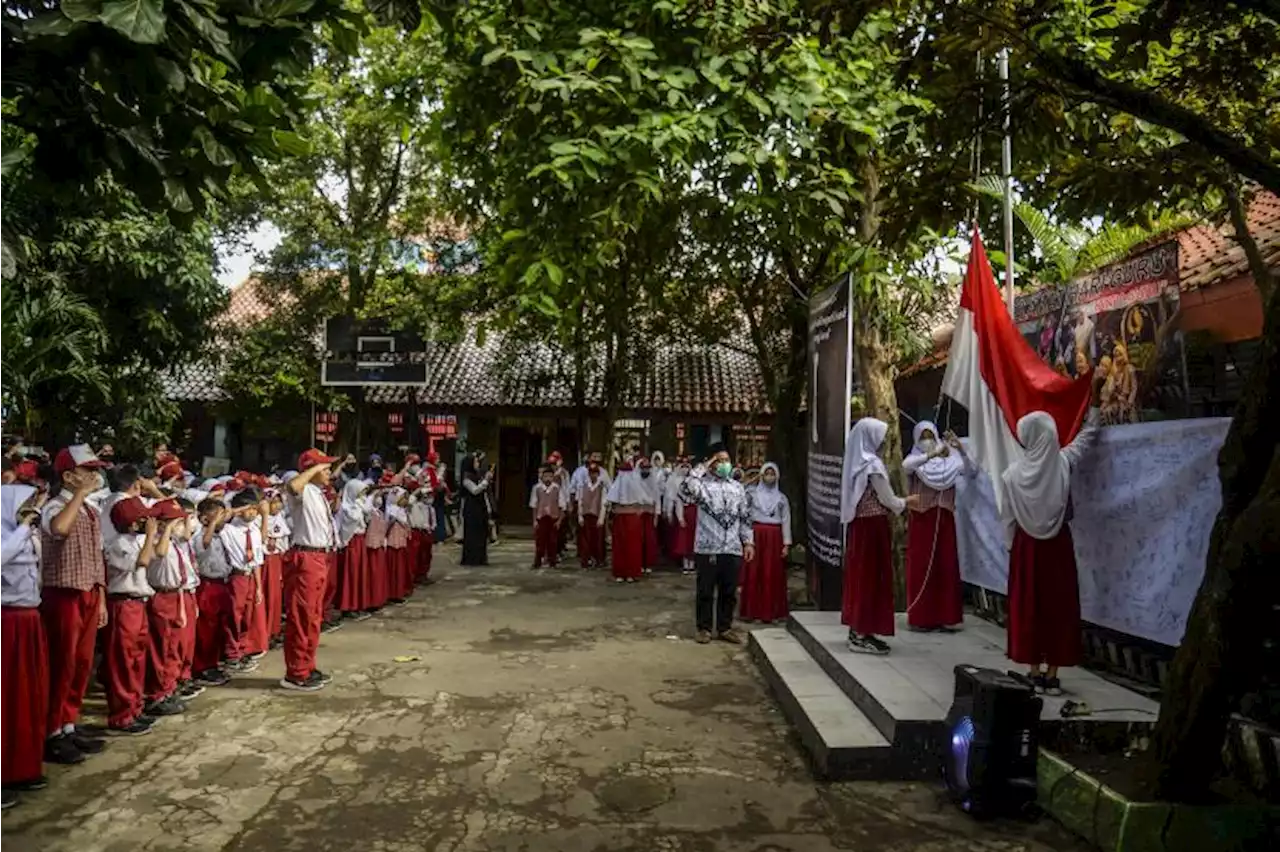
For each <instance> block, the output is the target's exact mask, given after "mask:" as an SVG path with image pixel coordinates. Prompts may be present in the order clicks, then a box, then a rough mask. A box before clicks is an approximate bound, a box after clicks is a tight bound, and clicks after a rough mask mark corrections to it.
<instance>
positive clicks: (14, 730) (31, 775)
mask: <svg viewBox="0 0 1280 852" xmlns="http://www.w3.org/2000/svg"><path fill="white" fill-rule="evenodd" d="M0 708H3V709H2V710H0V712H2V713H3V719H2V720H0V755H3V771H0V781H3V783H4V785H5V786H6V787H7V786H9V785H10V784H14V783H17V782H20V781H34V780H36V779H37V778H39V777H40V776H41V775H42V774H43V772H42V769H41V763H42V762H43V760H44V740H45V736H44V735H45V730H44V729H45V721H46V720H45V717H46V716H47V715H48V713H49V651H48V647H47V646H46V644H45V641H44V622H43V621H41V620H40V610H38V609H36V608H35V607H24V606H7V607H4V608H3V610H0Z"/></svg>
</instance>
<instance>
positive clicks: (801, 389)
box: [768, 305, 809, 544]
mask: <svg viewBox="0 0 1280 852" xmlns="http://www.w3.org/2000/svg"><path fill="white" fill-rule="evenodd" d="M787 350H788V353H787V363H786V368H785V373H783V374H782V375H779V376H776V378H777V381H776V382H775V384H774V388H773V393H772V394H771V396H772V399H770V400H769V403H770V405H771V406H772V407H773V422H772V424H771V425H770V427H769V444H768V447H769V460H770V461H772V462H774V463H775V464H777V465H778V469H779V471H780V472H781V480H780V482H781V485H782V491H783V493H785V494H786V495H787V500H789V501H790V503H791V534H792V536H793V540H794V541H795V542H796V543H797V544H807V543H808V532H809V530H808V526H807V524H806V523H805V518H806V517H807V511H808V492H807V490H806V487H805V484H806V481H807V479H808V470H807V469H808V460H809V440H808V434H809V431H808V427H807V416H808V415H807V414H806V413H804V412H802V411H801V410H800V408H801V405H802V403H803V402H804V400H805V399H806V398H807V397H808V387H809V312H808V310H807V309H806V306H803V305H801V306H798V307H797V308H796V309H795V310H793V311H792V313H791V323H790V331H789V333H788V343H787Z"/></svg>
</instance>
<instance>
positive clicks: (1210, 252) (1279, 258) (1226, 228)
mask: <svg viewBox="0 0 1280 852" xmlns="http://www.w3.org/2000/svg"><path fill="white" fill-rule="evenodd" d="M1248 222H1249V233H1250V234H1251V235H1252V236H1253V239H1254V242H1256V243H1257V244H1258V251H1259V252H1261V254H1262V258H1263V260H1264V261H1265V262H1266V264H1267V267H1268V268H1270V269H1276V268H1280V196H1277V195H1276V194H1275V193H1272V192H1266V191H1262V192H1259V193H1257V194H1256V195H1255V196H1254V197H1253V199H1252V201H1251V202H1250V204H1249V213H1248ZM1234 234H1235V229H1234V228H1232V226H1231V224H1230V223H1226V224H1223V225H1213V224H1205V225H1194V226H1192V227H1190V228H1187V229H1185V230H1182V231H1179V232H1178V234H1177V240H1178V286H1179V288H1180V289H1182V290H1183V291H1184V292H1185V291H1188V290H1201V289H1205V288H1208V287H1213V286H1214V285H1215V284H1222V283H1225V282H1227V281H1230V280H1232V279H1234V278H1238V277H1240V276H1242V275H1248V274H1249V261H1248V260H1247V259H1246V258H1245V256H1244V249H1243V248H1241V247H1240V244H1239V243H1237V242H1236V240H1235V237H1234ZM1166 239H1167V238H1161V240H1158V241H1157V242H1161V241H1164V240H1166ZM1148 247H1149V245H1143V246H1138V247H1136V248H1135V249H1134V252H1135V253H1136V252H1138V251H1142V250H1143V249H1145V248H1148ZM944 331H945V333H944V334H943V335H942V336H943V337H945V339H946V344H944V345H949V344H950V339H951V335H950V329H949V328H948V329H945V330H944ZM937 337H938V335H937V334H935V342H936V338H937ZM945 363H947V349H945V348H939V349H937V350H935V351H934V352H932V353H930V354H929V355H926V356H925V357H924V358H921V359H920V360H919V361H916V362H915V363H914V364H912V365H911V366H909V367H905V368H903V369H902V371H901V372H899V373H898V377H899V378H905V377H907V376H913V375H915V374H916V373H920V372H923V371H925V370H929V369H932V368H934V367H938V366H941V365H943V364H945Z"/></svg>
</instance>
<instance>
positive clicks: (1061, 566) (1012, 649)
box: [999, 382, 1101, 695]
mask: <svg viewBox="0 0 1280 852" xmlns="http://www.w3.org/2000/svg"><path fill="white" fill-rule="evenodd" d="M1100 386H1101V382H1095V383H1094V406H1095V407H1093V408H1090V409H1089V414H1088V417H1087V419H1086V421H1085V425H1084V428H1082V429H1081V430H1080V433H1079V434H1078V435H1076V438H1075V440H1074V441H1072V442H1071V443H1070V444H1069V445H1067V446H1066V447H1061V448H1059V444H1058V427H1057V424H1056V423H1055V422H1054V420H1053V418H1052V417H1051V416H1050V415H1048V414H1047V413H1045V412H1043V411H1033V412H1031V413H1030V414H1027V415H1025V416H1023V417H1022V419H1021V420H1019V421H1018V430H1017V431H1018V443H1020V444H1021V445H1022V455H1021V457H1020V458H1018V459H1017V460H1015V461H1014V462H1013V464H1011V465H1009V467H1008V468H1006V469H1005V472H1004V475H1003V476H1002V477H1001V482H1000V483H999V487H1000V488H1002V489H1003V490H1004V495H1003V496H1004V500H1003V501H1002V512H1001V520H1003V521H1004V524H1005V535H1006V538H1007V540H1008V542H1009V546H1010V552H1009V619H1008V624H1007V627H1008V639H1009V648H1008V653H1009V659H1011V660H1013V661H1014V662H1017V663H1025V664H1026V665H1028V666H1030V671H1029V672H1028V676H1029V677H1030V678H1031V681H1032V682H1033V683H1034V684H1035V687H1036V690H1037V691H1039V692H1044V693H1046V694H1048V695H1061V694H1062V682H1061V681H1060V680H1059V679H1058V667H1059V666H1074V665H1077V664H1079V662H1080V655H1081V652H1080V586H1079V581H1078V579H1077V576H1076V554H1075V547H1074V544H1073V542H1072V540H1071V527H1070V526H1069V525H1068V523H1067V522H1068V521H1070V520H1071V472H1072V471H1073V470H1074V469H1075V467H1076V465H1077V464H1079V462H1080V459H1082V458H1083V457H1084V454H1085V451H1086V450H1087V449H1089V447H1091V446H1092V445H1093V443H1094V441H1095V440H1096V439H1097V436H1098V428H1097V424H1098V420H1099V416H1098V409H1097V407H1096V406H1097V395H1098V391H1099V389H1100ZM1042 667H1043V668H1042Z"/></svg>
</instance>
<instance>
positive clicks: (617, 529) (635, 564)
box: [613, 513, 644, 580]
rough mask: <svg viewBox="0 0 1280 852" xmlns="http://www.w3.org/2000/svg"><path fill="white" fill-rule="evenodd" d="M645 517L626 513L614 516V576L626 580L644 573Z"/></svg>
mask: <svg viewBox="0 0 1280 852" xmlns="http://www.w3.org/2000/svg"><path fill="white" fill-rule="evenodd" d="M643 558H644V517H643V516H642V515H639V514H632V513H625V514H617V515H614V516H613V576H615V577H621V578H623V579H624V580H629V579H633V578H636V577H639V576H640V575H641V574H643V573H644V563H643V562H642V560H643Z"/></svg>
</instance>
